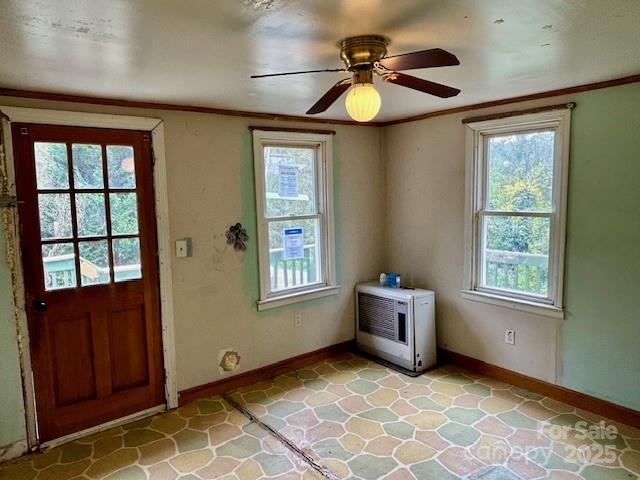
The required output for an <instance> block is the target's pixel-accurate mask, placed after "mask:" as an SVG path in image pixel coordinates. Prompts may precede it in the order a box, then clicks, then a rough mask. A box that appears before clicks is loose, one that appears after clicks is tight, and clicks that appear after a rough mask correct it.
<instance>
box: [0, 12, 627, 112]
mask: <svg viewBox="0 0 640 480" xmlns="http://www.w3.org/2000/svg"><path fill="white" fill-rule="evenodd" d="M639 25H640V0H1V1H0V87H5V88H16V89H22V90H38V91H46V92H55V93H69V94H79V95H90V96H99V97H110V98H119V99H130V100H144V101H153V102H161V103H177V104H185V105H198V106H209V107H219V108H227V109H235V110H249V111H255V112H269V113H280V114H289V115H304V112H305V111H306V110H307V109H308V108H309V107H310V106H311V105H312V104H313V103H314V102H315V101H316V100H317V99H318V98H319V97H320V96H321V95H322V94H323V93H324V92H325V91H326V90H328V89H329V88H330V87H331V86H332V85H333V84H334V83H335V82H336V81H338V80H339V79H340V78H342V74H340V73H319V74H310V75H305V76H295V77H288V78H287V77H276V78H270V79H256V80H251V79H249V76H250V75H252V74H260V73H272V72H280V71H289V70H304V69H317V68H337V67H341V66H342V65H341V63H340V60H339V58H338V47H337V42H338V41H339V40H340V39H341V38H343V37H346V36H351V35H358V34H369V33H375V34H383V35H386V36H388V37H390V38H391V40H392V44H391V46H390V47H389V55H394V54H399V53H405V52H411V51H415V50H423V49H427V48H434V47H440V48H443V49H445V50H448V51H450V52H452V53H454V54H455V55H457V56H458V58H459V59H460V62H461V65H460V66H457V67H445V68H436V69H423V70H413V71H411V72H407V73H410V74H414V75H416V76H419V77H422V78H426V79H429V80H433V81H436V82H440V83H445V84H448V85H451V86H454V87H457V88H460V89H461V90H462V93H461V94H460V95H458V96H457V97H454V98H450V99H439V98H436V97H432V96H430V95H427V94H423V93H419V92H416V91H413V90H409V89H406V88H402V87H399V86H396V85H386V84H385V85H381V86H380V91H381V94H382V98H383V105H382V110H381V112H380V114H379V115H378V117H377V118H376V120H392V119H396V118H401V117H406V116H410V115H415V114H420V113H424V112H429V111H434V110H442V109H445V108H452V107H457V106H462V105H469V104H473V103H479V102H484V101H489V100H496V99H502V98H508V97H513V96H518V95H525V94H529V93H535V92H541V91H547V90H553V89H557V88H563V87H569V86H574V85H580V84H585V83H590V82H596V81H601V80H608V79H613V78H618V77H623V76H627V75H632V74H637V73H640V27H639ZM319 116H320V117H324V118H340V119H348V116H347V113H346V111H345V108H344V102H343V101H341V100H339V101H337V102H336V103H335V104H334V105H333V106H332V107H331V108H330V109H329V110H328V111H327V112H325V113H324V114H321V115H319Z"/></svg>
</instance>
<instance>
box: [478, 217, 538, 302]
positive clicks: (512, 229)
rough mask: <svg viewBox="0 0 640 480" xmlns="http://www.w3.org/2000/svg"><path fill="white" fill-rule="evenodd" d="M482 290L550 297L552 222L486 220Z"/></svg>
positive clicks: (515, 219)
mask: <svg viewBox="0 0 640 480" xmlns="http://www.w3.org/2000/svg"><path fill="white" fill-rule="evenodd" d="M484 233H485V245H484V249H483V262H484V264H483V279H482V283H483V285H482V286H485V287H491V288H500V289H506V290H514V291H518V292H523V293H527V294H533V295H541V296H547V293H548V283H549V218H540V217H502V216H500V217H496V216H486V217H485V219H484Z"/></svg>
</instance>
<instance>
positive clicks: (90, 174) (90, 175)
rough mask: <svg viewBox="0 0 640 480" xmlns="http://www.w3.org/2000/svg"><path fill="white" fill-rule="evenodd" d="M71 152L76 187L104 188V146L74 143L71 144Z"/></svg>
mask: <svg viewBox="0 0 640 480" xmlns="http://www.w3.org/2000/svg"><path fill="white" fill-rule="evenodd" d="M71 153H72V155H73V186H74V187H75V188H76V189H84V188H104V173H103V169H102V147H101V146H100V145H84V144H81V143H74V144H73V145H72V146H71Z"/></svg>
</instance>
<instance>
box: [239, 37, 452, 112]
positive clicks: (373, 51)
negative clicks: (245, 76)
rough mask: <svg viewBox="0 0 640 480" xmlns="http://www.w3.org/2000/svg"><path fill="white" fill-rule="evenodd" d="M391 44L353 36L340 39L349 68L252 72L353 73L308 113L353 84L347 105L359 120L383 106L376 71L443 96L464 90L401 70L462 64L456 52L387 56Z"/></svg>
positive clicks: (388, 79) (437, 50)
mask: <svg viewBox="0 0 640 480" xmlns="http://www.w3.org/2000/svg"><path fill="white" fill-rule="evenodd" d="M387 45H389V39H388V38H386V37H383V36H381V35H361V36H358V37H349V38H345V39H344V40H342V41H341V42H340V58H341V59H342V61H343V62H344V64H345V68H334V69H323V70H305V71H299V72H286V73H270V74H266V75H252V76H251V78H265V77H280V76H284V75H300V74H304V73H318V72H351V73H352V74H353V75H352V78H345V79H342V80H340V81H339V82H338V83H336V84H335V85H334V86H333V87H331V88H330V89H329V91H328V92H327V93H325V94H324V95H323V96H322V97H321V98H320V100H318V101H317V102H316V103H315V104H314V105H313V106H312V107H311V108H310V109H309V110H307V115H314V114H316V113H321V112H324V111H325V110H327V108H329V107H330V106H331V105H332V104H333V103H334V102H335V101H336V100H337V99H338V98H340V96H341V95H342V94H343V93H345V92H346V91H347V90H349V89H350V88H351V87H352V86H353V88H351V91H350V92H349V94H348V95H347V98H346V101H345V105H346V108H347V112H348V113H349V115H350V116H351V118H353V119H354V120H356V121H358V122H368V121H370V120H372V119H373V118H374V117H375V116H376V115H377V114H378V112H379V111H380V106H381V105H382V100H381V98H380V94H379V93H378V91H377V90H376V89H375V87H374V86H373V74H374V73H375V74H376V75H378V76H379V77H380V78H382V80H383V81H385V82H388V83H395V84H396V85H401V86H403V87H407V88H412V89H414V90H418V91H420V92H424V93H428V94H430V95H435V96H436V97H440V98H449V97H454V96H456V95H458V94H459V93H460V90H458V89H457V88H453V87H448V86H447V85H442V84H440V83H435V82H430V81H429V80H423V79H421V78H417V77H413V76H411V75H406V74H404V73H400V72H398V70H411V69H416V68H430V67H446V66H451V65H460V61H459V60H458V59H457V58H456V56H455V55H453V54H452V53H449V52H447V51H445V50H442V49H440V48H432V49H430V50H422V51H419V52H412V53H405V54H402V55H395V56H392V57H387V56H386V55H387Z"/></svg>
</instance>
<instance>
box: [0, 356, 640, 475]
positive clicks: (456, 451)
mask: <svg viewBox="0 0 640 480" xmlns="http://www.w3.org/2000/svg"><path fill="white" fill-rule="evenodd" d="M282 373H283V374H282V375H280V376H278V377H276V378H274V379H273V380H269V381H265V382H261V383H258V384H254V385H251V386H248V387H245V388H242V389H239V390H238V391H236V392H232V393H231V397H232V398H233V400H234V401H237V402H238V403H241V404H242V405H243V406H244V407H245V408H247V409H248V410H250V411H251V412H252V413H253V414H254V415H255V416H256V417H258V418H259V419H260V421H262V422H264V423H265V424H267V425H269V426H270V427H272V428H274V429H276V430H277V431H278V432H279V433H280V434H281V435H283V436H284V437H285V438H287V439H288V440H289V441H291V442H292V443H294V444H295V445H296V446H297V447H298V448H299V449H301V450H303V451H304V452H305V453H306V454H308V455H310V456H311V457H312V458H314V460H315V461H316V462H317V463H318V464H320V465H322V466H323V467H326V468H328V469H329V470H330V471H331V472H332V473H333V475H335V477H336V478H350V479H365V480H369V479H379V478H385V479H405V478H406V479H411V478H417V479H421V480H422V479H425V480H428V479H434V480H449V479H457V478H467V479H469V480H497V479H500V480H512V479H526V480H528V479H538V478H540V479H560V480H571V479H581V478H582V479H586V480H633V479H638V476H640V430H637V429H634V428H631V427H628V426H625V425H622V424H619V423H616V422H611V421H608V420H606V419H603V418H601V417H599V416H596V415H593V414H590V413H588V412H584V411H580V410H576V409H575V408H573V407H571V406H569V405H565V404H562V403H559V402H557V401H554V400H552V399H549V398H544V397H540V396H539V395H536V394H534V393H531V392H528V391H525V390H522V389H519V388H517V387H514V386H511V385H508V384H505V383H502V382H499V381H497V380H493V379H490V378H487V377H482V376H479V375H475V374H473V373H470V372H467V371H463V370H461V369H458V368H455V367H442V368H439V369H437V370H433V371H431V372H428V373H426V374H424V375H422V376H420V377H417V378H410V377H407V376H405V375H402V374H399V373H397V372H395V371H393V370H390V369H388V368H385V367H382V366H380V365H378V364H376V363H373V362H370V361H368V360H366V359H364V358H362V357H359V356H355V355H345V356H342V357H338V358H334V359H331V360H328V361H325V362H321V363H319V364H316V365H313V366H311V367H307V368H303V369H300V370H298V371H297V372H293V371H290V370H283V371H282ZM601 421H604V422H605V423H604V426H607V427H608V428H609V430H604V429H603V428H601V427H602V426H603V424H600V423H599V422H601ZM145 478H149V479H151V480H156V479H157V480H174V479H180V480H198V479H213V478H224V479H234V480H238V479H239V480H245V479H251V480H253V479H258V478H278V479H295V478H303V479H322V478H323V477H322V476H321V475H320V474H319V473H317V472H316V471H315V470H313V469H311V468H309V467H308V466H307V465H306V464H305V463H304V462H303V461H302V460H301V458H300V457H299V456H298V455H297V454H295V453H292V452H290V451H289V450H288V449H287V448H286V447H285V446H284V445H283V444H282V443H281V442H280V441H278V440H277V439H276V438H275V437H273V436H272V435H271V434H269V433H268V432H267V431H266V430H264V429H262V428H261V427H260V426H259V425H258V424H256V423H253V422H250V421H249V420H248V419H247V418H246V417H245V416H244V415H242V414H241V413H240V412H238V411H237V410H235V409H233V407H232V406H231V405H229V404H228V403H227V402H225V401H224V400H223V399H221V398H220V397H213V398H209V399H205V400H200V401H198V402H196V403H194V404H190V405H187V406H185V407H182V408H180V409H178V410H177V411H175V412H170V413H165V414H162V415H158V416H156V417H154V418H152V419H147V420H142V421H138V422H134V423H132V424H129V425H126V426H124V427H121V428H120V427H119V428H116V429H112V430H109V431H107V432H103V433H100V434H97V435H93V436H91V437H88V438H84V439H82V440H78V441H75V442H72V443H70V444H67V445H64V446H61V447H59V448H55V449H52V450H50V451H47V452H45V453H42V454H34V455H30V456H27V457H23V458H22V459H19V460H17V461H14V462H11V463H9V464H5V465H4V466H0V479H2V480H4V479H11V480H33V479H36V480H62V479H65V480H68V479H83V480H86V479H91V480H97V479H109V480H138V479H145Z"/></svg>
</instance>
